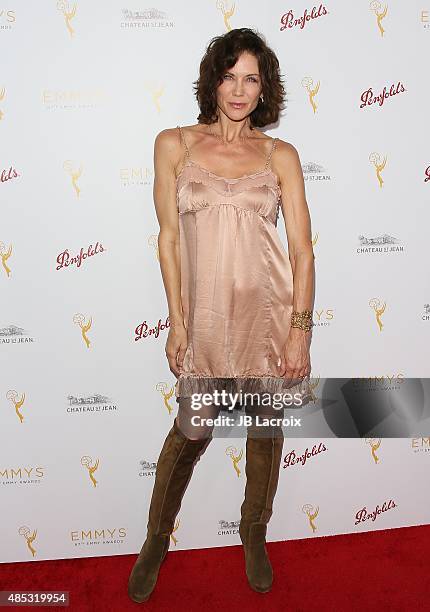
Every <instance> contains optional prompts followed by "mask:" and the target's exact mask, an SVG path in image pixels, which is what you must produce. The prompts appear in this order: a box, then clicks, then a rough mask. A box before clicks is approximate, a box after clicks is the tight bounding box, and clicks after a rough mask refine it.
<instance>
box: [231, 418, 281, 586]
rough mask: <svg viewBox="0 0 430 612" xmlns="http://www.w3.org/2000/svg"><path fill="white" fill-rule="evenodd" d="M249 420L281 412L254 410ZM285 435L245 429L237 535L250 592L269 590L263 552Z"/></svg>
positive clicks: (272, 430)
mask: <svg viewBox="0 0 430 612" xmlns="http://www.w3.org/2000/svg"><path fill="white" fill-rule="evenodd" d="M249 413H250V414H251V415H252V416H255V415H256V414H258V415H259V416H260V417H261V418H264V417H270V418H273V417H275V418H282V417H283V410H276V409H274V408H273V407H272V406H257V407H252V408H251V409H250V410H249ZM283 443H284V434H283V430H282V427H281V426H280V425H268V426H267V427H261V426H257V425H255V422H253V424H252V425H249V426H248V431H247V440H246V468H245V471H246V487H245V499H244V501H243V503H242V506H241V521H240V528H239V534H240V538H241V540H242V543H243V546H244V552H245V564H246V575H247V577H248V582H249V584H250V586H251V588H252V589H254V590H255V591H258V592H263V593H264V592H267V591H269V590H270V588H271V586H272V581H273V571H272V566H271V564H270V560H269V558H268V556H267V550H266V532H267V524H268V522H269V520H270V518H271V516H272V505H273V500H274V497H275V493H276V490H277V486H278V479H279V467H280V463H281V457H282V447H283Z"/></svg>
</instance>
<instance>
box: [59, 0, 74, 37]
mask: <svg viewBox="0 0 430 612" xmlns="http://www.w3.org/2000/svg"><path fill="white" fill-rule="evenodd" d="M57 9H58V10H59V11H60V12H61V13H63V17H64V22H65V24H66V28H67V31H68V32H69V34H70V36H71V37H72V38H73V36H74V34H75V30H74V29H73V28H72V23H71V22H72V19H74V17H75V15H76V4H74V5H73V8H72V9H70V8H69V3H68V2H67V0H60V2H57Z"/></svg>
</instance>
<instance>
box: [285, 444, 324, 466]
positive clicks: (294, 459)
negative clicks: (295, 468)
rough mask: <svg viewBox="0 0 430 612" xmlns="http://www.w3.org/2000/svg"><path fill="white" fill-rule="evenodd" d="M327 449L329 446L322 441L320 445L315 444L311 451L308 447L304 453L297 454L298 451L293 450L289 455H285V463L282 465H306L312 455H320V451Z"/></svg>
mask: <svg viewBox="0 0 430 612" xmlns="http://www.w3.org/2000/svg"><path fill="white" fill-rule="evenodd" d="M326 450H327V447H326V446H325V444H323V443H322V442H320V443H319V444H318V446H317V445H316V444H314V446H313V447H312V450H311V451H310V450H309V449H308V448H307V449H306V450H305V452H304V453H303V454H302V455H296V451H295V450H292V451H290V452H289V453H288V454H287V455H285V457H284V465H283V466H282V467H283V468H287V467H290V466H291V465H297V464H298V463H300V464H301V465H302V466H303V465H305V463H306V461H307V460H308V459H310V458H311V457H315V456H316V455H319V454H320V453H322V452H324V451H326Z"/></svg>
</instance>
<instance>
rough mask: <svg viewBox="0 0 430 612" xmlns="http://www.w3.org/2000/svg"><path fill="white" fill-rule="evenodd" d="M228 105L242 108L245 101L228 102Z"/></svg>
mask: <svg viewBox="0 0 430 612" xmlns="http://www.w3.org/2000/svg"><path fill="white" fill-rule="evenodd" d="M230 105H231V106H232V107H233V108H243V107H244V106H245V102H240V103H239V102H230Z"/></svg>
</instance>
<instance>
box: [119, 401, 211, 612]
mask: <svg viewBox="0 0 430 612" xmlns="http://www.w3.org/2000/svg"><path fill="white" fill-rule="evenodd" d="M178 403H179V410H178V416H177V417H176V418H175V420H174V421H173V426H172V428H171V429H170V431H169V433H168V434H167V437H166V439H165V440H164V444H163V447H162V449H161V453H160V456H159V458H158V461H157V469H156V472H155V482H154V487H153V490H152V497H151V503H150V507H149V514H148V524H147V537H146V540H145V542H144V544H143V546H142V549H141V551H140V553H139V556H138V558H137V560H136V562H135V564H134V567H133V569H132V571H131V574H130V577H129V582H128V594H129V597H130V598H131V599H132V600H133V601H135V602H138V603H140V602H143V601H146V600H147V599H148V598H149V596H150V595H151V593H152V591H153V590H154V588H155V585H156V582H157V578H158V572H159V569H160V566H161V563H162V562H163V560H164V558H165V556H166V554H167V551H168V549H169V544H170V534H171V533H172V532H173V529H174V522H175V518H176V515H177V513H178V512H179V509H180V507H181V502H182V497H183V495H184V493H185V490H186V488H187V485H188V483H189V481H190V478H191V475H192V473H193V470H194V466H195V464H196V463H197V461H198V460H199V458H200V456H201V455H202V454H203V453H204V452H205V450H206V448H207V446H208V444H209V443H210V441H211V440H212V437H211V429H210V428H209V429H208V428H206V427H204V426H202V427H201V428H199V427H197V428H194V427H192V424H191V421H190V418H191V416H192V413H194V412H195V411H191V398H183V399H182V398H181V399H179V401H178ZM204 408H205V410H204V411H203V413H204V414H208V415H209V414H213V413H214V410H213V409H212V411H211V410H210V408H211V407H209V406H205V407H204ZM203 413H202V414H203ZM179 423H180V426H179ZM187 434H189V435H190V437H188V435H187Z"/></svg>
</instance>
